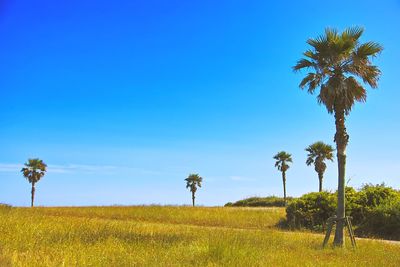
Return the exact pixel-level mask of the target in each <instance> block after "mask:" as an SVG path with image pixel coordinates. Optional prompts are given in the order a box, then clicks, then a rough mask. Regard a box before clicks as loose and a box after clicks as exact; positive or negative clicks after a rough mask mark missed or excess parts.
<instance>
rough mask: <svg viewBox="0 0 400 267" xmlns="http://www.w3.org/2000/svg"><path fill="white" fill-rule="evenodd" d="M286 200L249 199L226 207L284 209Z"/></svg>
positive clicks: (273, 197) (270, 197) (230, 203)
mask: <svg viewBox="0 0 400 267" xmlns="http://www.w3.org/2000/svg"><path fill="white" fill-rule="evenodd" d="M292 200H293V198H291V197H287V198H286V201H287V202H291V201H292ZM284 206H285V200H284V199H283V198H281V197H276V196H269V197H249V198H245V199H242V200H239V201H236V202H234V203H232V202H228V203H226V204H225V207H284Z"/></svg>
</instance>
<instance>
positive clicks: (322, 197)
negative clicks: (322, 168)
mask: <svg viewBox="0 0 400 267" xmlns="http://www.w3.org/2000/svg"><path fill="white" fill-rule="evenodd" d="M335 209H336V202H335V198H334V196H333V194H331V193H329V192H316V193H308V194H305V195H303V196H302V197H301V198H298V199H296V200H293V201H292V202H291V203H290V204H289V205H288V206H287V208H286V219H287V225H288V226H289V227H291V228H302V227H304V228H308V229H312V230H318V229H324V227H325V222H326V220H327V219H328V218H329V217H331V216H332V215H333V214H334V213H335Z"/></svg>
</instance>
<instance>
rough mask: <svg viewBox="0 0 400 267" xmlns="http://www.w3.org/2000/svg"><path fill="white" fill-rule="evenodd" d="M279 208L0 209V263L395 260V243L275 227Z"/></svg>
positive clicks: (399, 260) (399, 249)
mask: <svg viewBox="0 0 400 267" xmlns="http://www.w3.org/2000/svg"><path fill="white" fill-rule="evenodd" d="M283 216H284V210H283V209H280V208H273V209H255V210H252V209H241V208H202V207H200V208H191V207H159V206H149V207H77V208H34V209H29V208H12V209H3V210H0V266H7V265H9V266H188V265H189V266H190V265H194V266H400V246H399V245H396V244H387V243H382V242H378V241H369V240H361V241H359V249H357V250H355V251H354V250H352V249H351V248H348V249H332V248H329V249H325V250H322V249H321V241H322V237H321V236H320V235H315V234H309V233H301V232H284V231H280V230H279V229H277V228H276V227H275V225H276V223H277V222H278V221H279V220H280V219H281V218H282V217H283Z"/></svg>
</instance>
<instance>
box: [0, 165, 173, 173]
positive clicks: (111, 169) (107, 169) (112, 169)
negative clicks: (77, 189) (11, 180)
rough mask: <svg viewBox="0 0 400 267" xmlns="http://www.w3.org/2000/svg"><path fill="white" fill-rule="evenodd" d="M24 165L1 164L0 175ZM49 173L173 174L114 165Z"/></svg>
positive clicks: (74, 167) (51, 169)
mask: <svg viewBox="0 0 400 267" xmlns="http://www.w3.org/2000/svg"><path fill="white" fill-rule="evenodd" d="M23 167H24V165H23V164H16V163H0V173H17V172H20V171H21V168H23ZM47 172H48V173H59V174H63V173H86V174H94V173H102V174H117V173H118V174H120V173H124V174H137V175H164V174H165V173H167V172H168V173H171V172H170V171H161V170H149V169H142V168H135V167H129V166H114V165H88V164H65V165H60V164H49V165H48V166H47Z"/></svg>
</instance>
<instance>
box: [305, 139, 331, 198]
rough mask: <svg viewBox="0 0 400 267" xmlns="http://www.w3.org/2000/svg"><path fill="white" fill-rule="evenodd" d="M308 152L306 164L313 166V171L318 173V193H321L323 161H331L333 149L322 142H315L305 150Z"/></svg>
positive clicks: (324, 167)
mask: <svg viewBox="0 0 400 267" xmlns="http://www.w3.org/2000/svg"><path fill="white" fill-rule="evenodd" d="M306 151H307V152H308V155H307V160H306V164H307V165H308V166H310V165H311V164H314V169H315V171H316V172H317V173H318V180H319V192H322V180H323V179H324V172H325V170H326V164H325V160H330V161H333V151H334V149H333V147H332V146H331V145H327V144H325V143H323V142H316V143H314V144H311V145H309V146H308V147H307V148H306Z"/></svg>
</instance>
